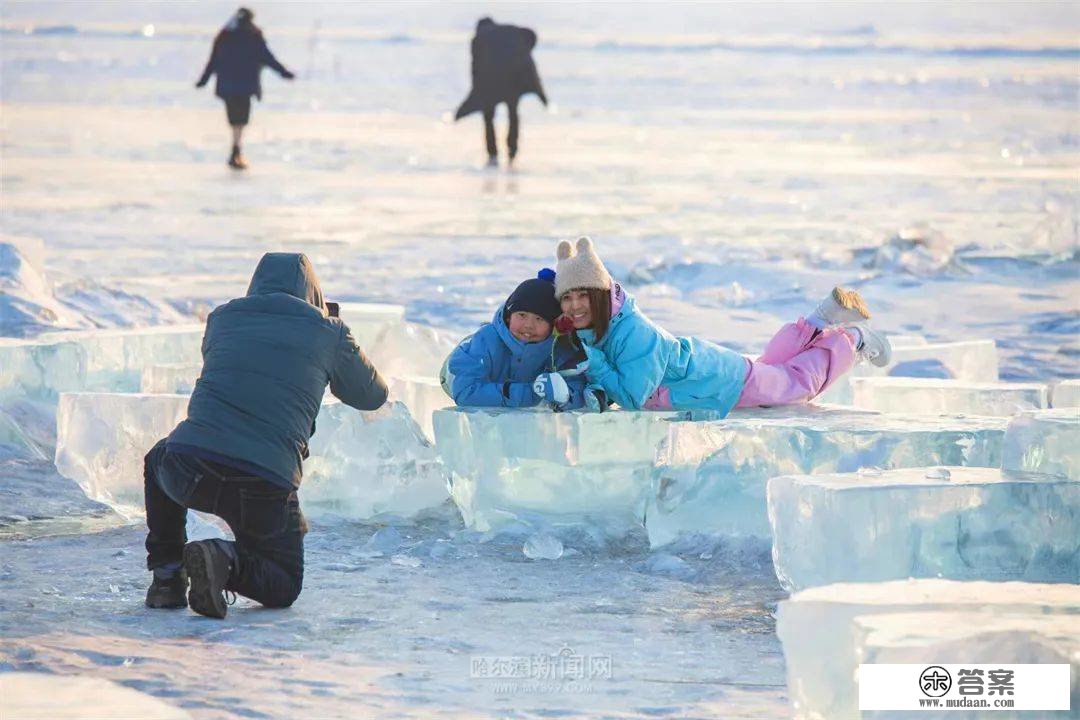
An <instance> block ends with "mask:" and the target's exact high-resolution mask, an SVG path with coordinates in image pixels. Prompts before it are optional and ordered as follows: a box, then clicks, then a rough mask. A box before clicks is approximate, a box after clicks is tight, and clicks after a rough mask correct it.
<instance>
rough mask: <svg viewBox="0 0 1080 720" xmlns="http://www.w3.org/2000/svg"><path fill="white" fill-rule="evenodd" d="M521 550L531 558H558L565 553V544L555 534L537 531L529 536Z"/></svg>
mask: <svg viewBox="0 0 1080 720" xmlns="http://www.w3.org/2000/svg"><path fill="white" fill-rule="evenodd" d="M521 551H522V552H523V553H524V554H525V557H527V558H529V559H530V560H558V559H559V558H561V557H562V555H563V544H562V541H561V540H559V538H557V537H555V536H554V535H549V534H547V533H536V534H534V535H530V536H529V539H528V540H526V541H525V545H524V546H522V548H521Z"/></svg>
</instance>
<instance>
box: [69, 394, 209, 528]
mask: <svg viewBox="0 0 1080 720" xmlns="http://www.w3.org/2000/svg"><path fill="white" fill-rule="evenodd" d="M188 400H189V398H188V397H187V396H186V395H125V394H114V393H63V394H62V395H61V396H60V403H59V405H58V406H57V409H56V469H57V471H58V472H59V473H60V474H61V475H63V476H64V477H66V478H70V479H71V480H74V481H75V482H76V483H78V484H79V487H81V488H82V489H83V492H85V493H86V496H87V497H89V498H90V499H91V500H97V501H98V502H103V503H105V504H106V505H108V506H109V507H111V508H113V509H114V510H116V511H117V512H118V513H120V514H121V515H123V516H124V517H127V518H129V519H130V518H135V517H139V516H141V515H142V513H143V456H144V455H145V454H146V453H147V451H149V450H150V448H151V447H153V445H154V443H156V442H157V441H158V440H160V439H161V438H163V437H165V436H166V435H168V434H169V433H170V432H171V431H172V429H173V428H174V427H176V425H177V424H178V423H179V422H180V421H181V420H183V419H184V418H185V417H187V405H188Z"/></svg>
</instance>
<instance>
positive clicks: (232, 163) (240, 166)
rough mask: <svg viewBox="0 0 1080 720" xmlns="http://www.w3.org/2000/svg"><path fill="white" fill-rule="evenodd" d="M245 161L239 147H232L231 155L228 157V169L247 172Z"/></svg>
mask: <svg viewBox="0 0 1080 720" xmlns="http://www.w3.org/2000/svg"><path fill="white" fill-rule="evenodd" d="M247 166H248V164H247V160H245V159H244V155H243V153H241V152H240V146H239V145H233V148H232V154H231V155H229V167H231V168H232V169H233V170H247Z"/></svg>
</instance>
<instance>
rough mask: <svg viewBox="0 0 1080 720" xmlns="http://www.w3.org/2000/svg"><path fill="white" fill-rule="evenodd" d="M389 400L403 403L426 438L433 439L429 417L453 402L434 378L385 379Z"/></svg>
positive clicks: (432, 427) (433, 433) (432, 428)
mask: <svg viewBox="0 0 1080 720" xmlns="http://www.w3.org/2000/svg"><path fill="white" fill-rule="evenodd" d="M385 379H386V384H387V386H388V387H389V388H390V399H391V400H398V401H400V402H403V403H405V406H406V407H408V408H409V412H411V413H412V416H413V419H414V420H416V423H417V424H418V425H419V426H420V429H421V430H423V431H424V434H425V435H426V436H427V437H428V438H434V437H435V428H434V426H433V425H432V423H431V416H432V414H433V413H434V412H435V411H436V410H441V409H442V408H446V407H451V406H453V404H454V401H453V400H452V399H451V398H450V396H449V395H447V394H446V391H444V390H443V388H442V385H441V384H440V383H439V379H438V378H435V377H419V376H415V375H411V376H408V377H387V378H385Z"/></svg>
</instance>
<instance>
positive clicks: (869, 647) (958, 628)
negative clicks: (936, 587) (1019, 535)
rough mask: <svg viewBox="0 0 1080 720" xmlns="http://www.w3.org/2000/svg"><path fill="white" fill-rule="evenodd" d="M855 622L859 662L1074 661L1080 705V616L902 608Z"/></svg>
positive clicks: (1074, 702) (1075, 699)
mask: <svg viewBox="0 0 1080 720" xmlns="http://www.w3.org/2000/svg"><path fill="white" fill-rule="evenodd" d="M853 622H854V651H855V662H856V663H857V664H862V663H868V664H878V663H897V664H913V665H919V664H923V663H926V662H928V661H930V662H933V663H934V664H939V665H972V664H984V663H985V664H1000V663H1008V664H1018V665H1019V664H1023V665H1028V664H1062V665H1070V666H1071V668H1070V671H1071V672H1070V674H1071V676H1072V684H1071V688H1070V693H1069V694H1070V696H1071V697H1070V700H1071V703H1070V704H1071V706H1072V707H1073V708H1076V709H1080V614H1070V615H1066V614H1062V613H1054V614H1042V613H1040V612H1017V611H1010V612H1008V613H998V612H985V611H983V612H970V611H952V612H948V611H942V612H903V613H885V614H881V615H864V616H860V617H856V618H855V620H854V621H853ZM852 680H853V681H854V684H855V687H854V688H852V690H851V691H852V692H853V693H854V694H855V695H856V697H858V693H859V676H858V673H856V675H855V677H854V678H852ZM869 714H870V715H871V716H872V717H880V716H881V715H880V714H876V713H869ZM909 714H910V713H909ZM1036 714H1037V713H1033V712H1031V711H1027V712H1024V711H1015V712H1001V711H995V712H993V714H992V717H993V718H1017V719H1018V720H1020V719H1022V718H1029V717H1033V716H1035V715H1036ZM895 715H897V716H902V715H903V714H902V713H895ZM1068 715H1069V713H1067V712H1061V713H1057V714H1056V716H1058V717H1066V716H1068ZM918 716H919V717H920V718H922V717H930V718H950V717H955V716H956V714H955V711H947V712H946V711H944V710H943V711H942V713H941V714H933V713H931V714H929V715H927V714H926V713H922V712H920V713H919V715H918ZM1051 716H1054V715H1051Z"/></svg>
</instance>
